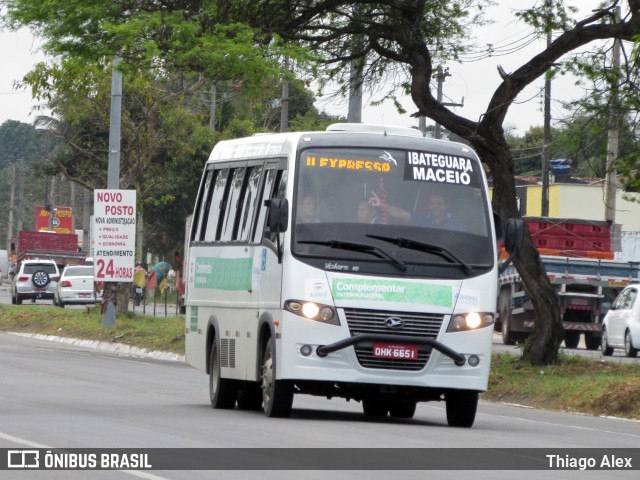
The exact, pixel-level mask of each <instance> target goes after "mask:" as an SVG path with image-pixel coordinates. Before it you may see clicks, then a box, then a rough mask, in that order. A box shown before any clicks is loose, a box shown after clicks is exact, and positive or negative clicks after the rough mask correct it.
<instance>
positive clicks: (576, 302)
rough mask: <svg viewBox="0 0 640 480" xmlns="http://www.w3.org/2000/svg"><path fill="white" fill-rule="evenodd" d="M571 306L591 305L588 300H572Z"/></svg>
mask: <svg viewBox="0 0 640 480" xmlns="http://www.w3.org/2000/svg"><path fill="white" fill-rule="evenodd" d="M571 305H589V300H587V299H586V298H572V299H571Z"/></svg>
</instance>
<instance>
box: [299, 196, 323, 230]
mask: <svg viewBox="0 0 640 480" xmlns="http://www.w3.org/2000/svg"><path fill="white" fill-rule="evenodd" d="M296 218H297V220H296V221H297V223H317V222H319V221H320V220H318V215H317V212H316V199H315V197H314V196H313V195H305V196H303V197H302V198H301V199H300V200H298V209H297V212H296Z"/></svg>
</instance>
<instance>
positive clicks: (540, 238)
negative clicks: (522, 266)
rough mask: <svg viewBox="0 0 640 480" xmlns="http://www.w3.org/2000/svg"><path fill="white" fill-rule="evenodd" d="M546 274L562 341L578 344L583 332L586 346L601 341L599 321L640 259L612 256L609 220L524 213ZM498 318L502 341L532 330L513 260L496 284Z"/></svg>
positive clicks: (637, 275)
mask: <svg viewBox="0 0 640 480" xmlns="http://www.w3.org/2000/svg"><path fill="white" fill-rule="evenodd" d="M524 220H525V223H526V225H527V228H528V229H529V232H530V233H531V236H532V238H533V242H534V244H535V245H536V247H537V248H538V251H539V253H540V259H541V260H542V264H543V265H544V267H545V270H546V272H547V276H548V277H549V280H550V281H551V283H552V285H553V286H554V287H555V289H556V292H557V293H558V300H559V303H560V317H561V319H562V325H563V327H564V330H565V340H564V342H565V345H566V346H567V347H568V348H576V347H577V346H578V343H579V341H580V336H581V335H582V334H584V340H585V345H586V347H587V348H588V349H589V350H597V349H598V347H599V346H600V340H601V338H600V337H601V331H602V320H603V319H604V316H605V314H606V311H607V310H608V308H609V306H610V304H611V302H612V301H613V299H614V298H615V297H616V295H617V294H618V293H619V292H620V291H621V290H622V289H623V288H624V287H625V286H627V285H628V284H629V283H635V282H638V281H640V262H638V261H634V262H619V261H614V260H613V258H614V253H613V251H612V250H613V249H612V242H611V225H610V224H609V223H607V222H601V221H589V220H578V219H558V218H539V217H525V219H524ZM498 292H499V293H498V320H497V322H496V324H495V328H496V329H499V330H501V331H502V341H503V342H504V343H505V344H508V345H513V344H515V343H516V342H519V341H523V340H525V339H526V337H527V336H528V334H529V332H531V330H532V329H533V326H534V323H535V315H534V311H533V305H532V303H531V299H530V297H529V294H528V293H527V291H526V289H525V288H524V284H523V283H522V279H521V278H520V275H519V274H518V272H517V271H516V269H515V267H514V266H513V265H510V266H508V267H506V268H504V269H503V271H502V273H501V274H500V275H499V284H498Z"/></svg>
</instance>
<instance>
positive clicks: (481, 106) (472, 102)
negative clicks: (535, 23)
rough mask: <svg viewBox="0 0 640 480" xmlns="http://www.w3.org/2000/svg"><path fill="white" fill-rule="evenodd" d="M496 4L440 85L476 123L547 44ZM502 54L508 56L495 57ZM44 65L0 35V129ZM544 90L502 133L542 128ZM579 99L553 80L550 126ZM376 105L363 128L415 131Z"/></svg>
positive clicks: (31, 49) (565, 83) (27, 115)
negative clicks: (25, 83) (505, 81)
mask: <svg viewBox="0 0 640 480" xmlns="http://www.w3.org/2000/svg"><path fill="white" fill-rule="evenodd" d="M497 3H498V5H496V6H495V7H493V8H491V9H489V10H488V12H487V16H488V17H489V18H494V19H495V23H494V24H492V25H489V26H487V27H483V28H477V29H475V30H474V32H472V33H473V34H474V35H475V36H476V37H477V38H478V42H477V45H478V48H477V51H475V52H474V53H473V54H470V55H469V56H468V58H467V59H468V60H474V61H467V62H464V63H462V64H460V63H453V62H451V63H449V64H447V65H445V67H447V68H448V69H449V74H450V76H448V77H447V78H446V80H445V82H444V85H443V92H444V96H445V101H447V102H451V103H463V104H464V105H463V106H462V107H455V108H454V110H455V111H456V113H458V114H460V115H462V116H464V117H466V118H469V119H471V120H478V119H479V117H480V115H481V114H482V112H484V111H485V110H486V106H487V104H488V103H489V100H490V98H491V95H492V94H493V92H494V91H495V89H496V88H497V86H498V85H499V84H500V81H501V79H500V77H499V75H498V70H497V67H498V65H501V66H502V67H503V68H504V69H505V70H506V71H507V72H509V71H513V70H515V69H516V68H518V67H519V66H520V65H522V64H523V63H524V62H525V61H526V60H528V59H530V58H531V57H533V56H534V55H535V54H536V53H538V52H540V51H541V50H542V49H544V46H545V43H546V40H545V39H542V40H538V41H534V42H532V43H530V44H528V45H526V46H525V44H527V43H528V41H529V39H530V37H529V33H530V32H531V31H532V30H531V29H530V28H528V27H526V26H525V25H524V24H522V23H519V22H516V21H515V17H514V16H513V10H514V9H515V8H522V7H521V5H522V3H523V2H522V1H521V0H498V2H497ZM567 3H569V4H575V5H579V6H580V8H581V11H582V12H584V14H585V15H586V14H587V13H588V12H589V11H590V9H591V8H594V7H595V5H596V4H597V3H598V2H597V0H596V1H593V0H582V1H573V2H572V1H568V2H567ZM470 34H471V33H470ZM488 44H491V45H493V49H494V51H495V52H496V53H495V54H494V55H492V56H489V57H487V58H485V59H483V60H477V59H479V58H481V57H484V56H486V55H485V53H486V49H487V45H488ZM521 47H522V48H521ZM501 52H502V53H507V52H511V53H509V54H499V53H501ZM43 60H45V57H44V55H43V54H42V52H41V51H40V50H39V48H38V42H37V40H36V39H34V37H33V36H32V35H31V32H30V31H29V30H28V29H22V30H20V31H18V32H7V31H0V124H2V123H3V122H5V121H6V120H9V119H11V120H18V121H21V122H26V123H32V122H33V120H34V119H35V117H36V116H37V115H38V114H37V113H33V111H32V110H33V107H34V106H35V105H36V102H35V101H34V100H32V99H31V95H30V92H28V91H25V90H17V89H15V88H14V82H15V81H18V80H20V79H22V77H23V76H24V75H25V74H26V73H27V72H29V70H31V68H32V67H33V66H34V65H35V64H36V63H37V62H39V61H43ZM543 86H544V85H543V79H539V80H538V81H536V82H534V83H533V84H532V85H530V86H529V87H527V88H526V89H525V90H524V91H523V92H522V93H521V94H520V95H519V97H518V98H517V99H516V102H515V103H514V104H513V105H512V106H511V108H510V109H509V113H508V115H507V118H506V121H505V124H504V126H505V129H513V130H514V133H516V134H518V135H523V134H524V133H525V132H526V131H527V130H528V129H529V127H531V126H540V125H542V124H543V109H542V99H543V95H542V91H543ZM582 94H583V92H582V90H581V89H579V88H578V87H576V86H575V79H573V78H569V77H561V78H560V79H558V80H554V81H553V83H552V87H551V97H552V108H551V114H552V119H553V121H557V120H559V119H562V118H565V117H566V116H567V115H568V112H567V111H565V110H564V109H562V107H561V101H567V100H571V99H577V98H580V97H581V96H582ZM375 99H376V97H375V96H371V95H368V94H366V93H365V95H364V99H363V106H364V108H363V113H362V121H363V122H364V123H375V124H386V125H398V126H406V127H411V126H417V125H418V120H417V119H416V118H412V117H411V116H410V114H411V113H413V112H414V111H415V110H416V109H415V106H413V102H412V101H411V99H410V98H408V97H404V98H402V99H401V103H402V104H403V105H404V108H405V110H406V111H407V113H406V114H403V115H401V114H398V113H397V112H396V110H395V108H394V106H393V105H392V104H391V103H390V102H389V103H385V104H384V105H382V106H378V107H373V106H371V105H370V103H371V101H372V100H375ZM463 99H464V100H463ZM316 106H317V107H318V108H319V109H321V110H326V111H327V112H329V113H334V114H340V115H343V116H345V117H346V116H347V111H348V103H347V101H346V99H345V101H344V102H336V100H335V99H323V98H319V99H318V102H317V104H316ZM432 124H433V121H431V120H429V119H427V125H432Z"/></svg>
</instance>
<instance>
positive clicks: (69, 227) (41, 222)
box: [36, 207, 75, 233]
mask: <svg viewBox="0 0 640 480" xmlns="http://www.w3.org/2000/svg"><path fill="white" fill-rule="evenodd" d="M49 223H51V227H53V228H52V230H53V231H54V232H56V233H75V232H74V231H73V209H72V208H71V207H55V209H54V212H53V215H51V214H50V213H49V212H48V211H46V210H45V209H44V207H36V231H38V232H41V231H43V230H49Z"/></svg>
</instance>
